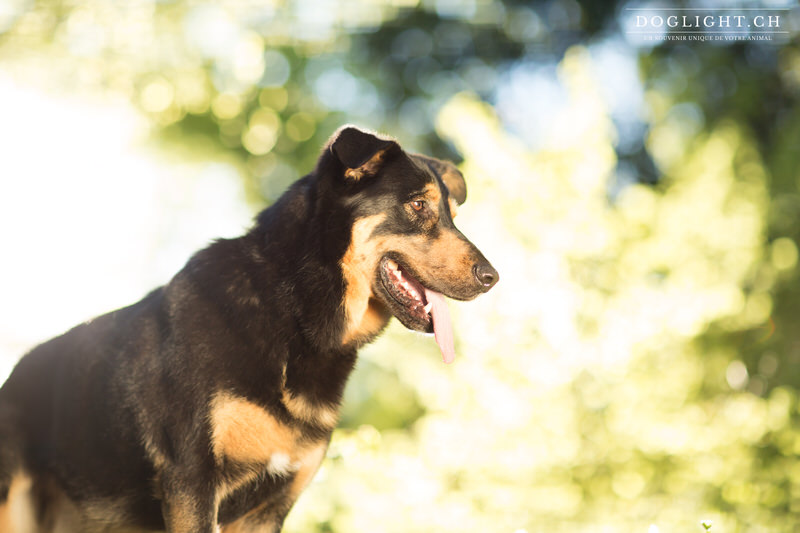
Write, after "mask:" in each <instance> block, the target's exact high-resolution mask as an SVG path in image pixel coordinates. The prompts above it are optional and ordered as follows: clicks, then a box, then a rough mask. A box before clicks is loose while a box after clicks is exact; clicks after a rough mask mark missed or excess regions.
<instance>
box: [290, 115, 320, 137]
mask: <svg viewBox="0 0 800 533" xmlns="http://www.w3.org/2000/svg"><path fill="white" fill-rule="evenodd" d="M316 129H317V122H316V121H315V120H314V117H313V116H311V115H310V114H308V113H302V112H301V113H295V114H294V115H292V116H291V117H289V120H287V121H286V134H287V135H288V136H289V137H290V138H291V139H292V140H293V141H297V142H302V141H307V140H308V139H310V138H311V137H312V136H313V135H314V132H315V131H316Z"/></svg>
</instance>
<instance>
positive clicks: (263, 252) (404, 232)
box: [0, 126, 499, 533]
mask: <svg viewBox="0 0 800 533" xmlns="http://www.w3.org/2000/svg"><path fill="white" fill-rule="evenodd" d="M465 199H466V185H465V183H464V178H463V176H462V175H461V173H460V172H459V171H458V170H457V169H456V167H455V166H454V165H453V164H452V163H449V162H445V161H441V160H438V159H435V158H431V157H426V156H423V155H419V154H411V153H407V152H405V151H404V150H403V149H402V148H401V147H400V146H399V144H398V143H397V142H396V141H395V140H393V139H391V138H388V137H384V136H381V135H378V134H374V133H371V132H368V131H364V130H361V129H359V128H357V127H353V126H345V127H343V128H341V129H340V130H339V131H337V132H336V133H335V134H334V135H333V136H332V137H331V139H330V140H329V141H328V143H327V144H326V146H325V147H324V149H323V150H322V153H321V155H320V157H319V159H318V161H317V164H316V167H315V169H314V170H313V172H311V173H310V174H308V175H306V176H305V177H303V178H301V179H299V180H298V181H297V182H295V183H294V184H293V185H292V186H291V187H290V188H289V189H288V190H287V191H286V192H285V193H284V194H283V196H281V197H280V198H279V199H278V200H277V201H276V202H275V203H274V204H273V205H272V206H270V207H268V208H267V209H265V210H264V211H262V212H261V213H260V214H259V215H258V216H257V217H256V220H255V223H254V226H253V227H252V229H251V230H249V231H248V232H247V233H246V234H245V235H244V236H242V237H239V238H236V239H222V240H217V241H215V242H213V243H212V244H211V245H210V246H208V247H207V248H205V249H203V250H201V251H200V252H197V253H196V254H195V255H194V256H193V257H192V258H191V259H190V260H189V261H188V263H187V264H186V266H185V267H184V268H183V269H182V270H181V271H180V272H178V274H176V275H175V277H174V278H173V279H172V280H171V281H170V282H169V283H168V284H166V285H165V286H163V287H161V288H158V289H156V290H154V291H152V292H151V293H150V294H148V295H147V296H145V297H144V298H143V299H142V300H141V301H139V302H138V303H135V304H133V305H131V306H129V307H125V308H122V309H118V310H116V311H113V312H111V313H108V314H106V315H103V316H100V317H98V318H95V319H93V320H90V321H88V322H86V323H84V324H81V325H79V326H77V327H75V328H74V329H72V330H70V331H68V332H67V333H65V334H63V335H61V336H59V337H56V338H54V339H52V340H50V341H48V342H45V343H44V344H41V345H39V346H38V347H36V348H34V349H33V350H32V351H31V352H29V353H28V354H27V355H25V357H23V358H22V359H21V360H20V362H19V363H18V364H17V366H16V367H15V368H14V370H13V372H12V373H11V375H10V377H9V378H8V380H7V381H6V383H5V384H4V385H3V387H2V388H1V389H0V531H2V532H5V533H45V532H52V533H62V532H82V533H94V532H106V531H109V532H111V531H119V532H123V531H124V532H138V531H167V532H169V533H215V532H219V531H222V532H224V533H243V532H279V531H281V528H282V525H283V521H284V519H285V517H286V515H287V513H288V512H289V510H290V508H291V507H292V505H293V504H294V502H295V501H296V499H297V497H298V496H299V494H300V493H301V491H302V490H303V489H304V488H305V487H306V485H307V484H308V483H309V481H310V480H311V478H312V477H313V476H314V474H315V473H316V470H317V468H318V467H319V465H320V463H321V462H322V460H323V458H324V456H325V453H326V450H327V447H328V443H329V440H330V437H331V433H332V432H333V429H334V427H335V426H336V424H337V415H338V409H339V405H340V402H341V398H342V392H343V389H344V386H345V382H346V381H347V378H348V376H349V374H350V372H351V371H352V369H353V366H354V364H355V361H356V352H357V350H358V349H359V347H361V346H363V345H364V344H366V343H368V342H371V341H372V340H374V339H375V338H376V337H377V336H378V334H379V333H380V332H381V331H382V330H383V329H384V328H385V327H386V325H387V323H388V322H389V320H390V319H391V317H392V316H394V317H396V318H397V319H399V320H400V322H401V323H402V324H403V325H405V326H406V327H407V328H408V329H411V330H415V331H420V332H427V333H433V334H434V335H435V337H436V342H437V343H438V345H439V347H440V349H441V351H442V356H443V358H444V360H445V362H448V363H449V362H451V361H452V360H453V357H454V350H453V334H452V327H451V324H450V318H449V315H448V313H447V307H446V303H445V297H448V298H454V299H457V300H470V299H472V298H475V297H476V296H478V295H479V294H481V293H485V292H486V291H488V290H489V289H490V288H491V287H492V286H493V285H495V284H496V283H497V281H498V279H499V276H498V273H497V271H496V270H495V269H494V268H493V267H492V265H491V264H490V263H489V262H488V261H487V260H486V258H485V257H484V256H483V255H482V254H481V252H480V251H479V250H478V249H477V248H476V247H475V246H474V245H473V244H472V243H471V242H470V241H469V240H467V238H466V237H465V236H464V235H463V234H462V233H460V232H459V231H458V229H456V227H455V225H454V224H453V217H454V216H455V211H456V207H457V205H460V204H461V203H463V202H464V200H465Z"/></svg>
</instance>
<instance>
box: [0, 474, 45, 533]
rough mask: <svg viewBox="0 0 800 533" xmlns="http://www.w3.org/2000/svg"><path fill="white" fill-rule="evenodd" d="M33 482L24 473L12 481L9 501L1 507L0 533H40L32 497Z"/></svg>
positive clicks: (17, 475)
mask: <svg viewBox="0 0 800 533" xmlns="http://www.w3.org/2000/svg"><path fill="white" fill-rule="evenodd" d="M32 487H33V480H32V479H31V478H30V476H27V475H25V474H23V473H18V474H16V475H15V476H14V477H13V478H12V479H11V487H10V489H9V491H8V499H7V500H6V502H5V503H4V504H3V505H2V506H0V531H3V532H8V533H29V532H30V533H38V531H40V530H39V528H38V526H37V524H36V515H35V510H34V506H33V500H32V497H31V488H32Z"/></svg>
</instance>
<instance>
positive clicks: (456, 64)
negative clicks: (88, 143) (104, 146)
mask: <svg viewBox="0 0 800 533" xmlns="http://www.w3.org/2000/svg"><path fill="white" fill-rule="evenodd" d="M687 5H694V4H687ZM9 6H10V7H8V8H7V9H4V10H2V11H0V60H2V61H3V66H4V69H6V70H9V71H20V72H42V71H46V72H47V74H46V76H44V77H43V81H42V82H43V83H46V84H47V83H49V84H52V86H53V87H58V88H63V89H69V90H78V91H80V90H87V88H91V89H96V88H98V87H101V88H103V89H104V90H110V91H113V92H115V93H117V94H122V95H125V96H126V97H128V98H130V99H131V101H133V102H135V103H136V105H137V106H138V107H139V108H140V109H141V111H142V112H143V113H145V114H146V115H148V116H149V117H150V118H151V119H152V124H153V134H154V139H156V140H157V142H158V143H159V145H160V146H162V147H163V148H165V149H167V150H180V151H182V152H184V153H186V154H188V155H190V156H192V157H210V158H224V159H226V160H227V161H229V162H231V163H232V164H235V165H236V166H237V168H238V169H239V170H240V172H241V175H242V177H243V179H244V181H245V186H246V188H247V191H248V193H249V194H250V199H251V200H252V201H253V202H254V203H255V204H257V205H264V204H266V203H269V202H271V201H273V200H274V199H275V198H277V197H278V196H279V195H280V194H281V192H282V191H283V190H284V189H285V187H286V186H287V185H288V184H289V183H291V182H292V181H293V180H295V179H296V178H297V177H298V176H300V175H302V174H303V173H305V172H307V171H309V170H310V169H311V168H312V167H313V164H314V161H315V159H316V157H317V154H318V150H319V147H320V146H321V145H322V144H323V142H324V141H325V139H326V138H327V136H328V135H329V134H330V133H331V132H332V131H333V130H335V129H336V128H337V127H338V126H339V125H341V124H342V123H344V122H354V123H358V124H361V125H364V126H367V127H372V128H375V129H378V130H382V131H386V132H389V133H391V134H392V135H394V136H396V137H398V138H399V139H400V140H401V142H402V143H403V144H404V145H405V146H407V147H410V148H412V149H415V150H419V151H424V152H428V153H431V154H433V155H438V156H440V157H449V158H452V159H455V160H457V161H460V162H461V164H462V168H463V170H464V172H465V174H466V175H467V180H468V182H469V185H470V199H469V201H468V202H467V203H466V204H465V205H464V207H463V209H462V211H461V213H462V214H461V215H460V216H459V218H458V220H457V222H458V223H459V226H460V227H462V229H464V230H465V233H467V234H468V235H470V236H471V237H472V238H473V240H474V241H475V242H476V243H477V244H478V245H479V246H480V247H481V248H482V249H483V250H484V251H485V253H486V255H487V256H488V257H490V258H491V259H492V261H493V262H494V263H495V265H496V266H497V267H498V270H499V271H500V272H501V274H502V278H503V279H502V283H501V284H500V285H498V287H497V288H496V289H495V290H494V291H492V293H490V294H488V295H487V296H485V297H482V298H481V299H479V300H478V301H476V302H474V303H470V304H465V305H459V304H454V305H453V307H454V315H455V318H456V321H457V329H458V331H459V332H460V341H459V346H458V348H459V356H460V359H459V360H458V362H457V363H456V365H455V366H453V367H452V368H451V367H447V368H445V367H444V366H443V365H441V364H440V363H439V359H438V356H437V355H436V347H435V345H433V344H432V343H431V342H429V340H428V339H424V338H418V337H415V336H413V335H412V334H410V333H408V332H406V331H404V330H403V329H402V328H401V327H399V326H397V325H396V324H395V325H393V326H392V327H391V328H390V330H389V332H388V333H387V334H386V336H385V337H386V338H384V339H382V340H381V341H379V342H378V343H376V344H374V345H372V346H370V347H368V348H367V349H365V350H364V354H363V357H362V360H361V362H360V364H359V367H358V369H357V371H356V373H355V375H354V377H353V379H352V381H351V384H350V386H349V388H348V391H347V401H346V404H345V410H344V413H343V420H342V425H341V429H339V430H338V431H337V433H336V434H335V436H334V440H333V443H332V446H331V450H330V452H329V459H328V460H327V461H326V463H325V465H324V467H323V469H322V471H321V472H320V474H319V475H318V477H317V479H316V481H315V483H314V484H313V485H312V486H311V488H310V489H309V490H308V491H307V493H306V494H305V495H304V496H303V497H302V498H301V499H300V502H299V503H298V505H297V508H296V509H295V510H294V511H293V512H292V514H291V515H290V518H289V521H288V525H287V530H289V531H318V532H334V531H335V532H356V531H384V532H394V531H397V532H400V531H403V532H409V531H419V532H426V531H458V532H473V531H474V532H487V531H489V532H494V531H497V532H509V533H516V532H533V531H547V532H549V533H552V532H558V531H565V532H575V531H587V532H589V531H648V532H650V533H655V532H658V531H665V532H666V531H699V530H700V529H701V520H702V521H704V522H703V523H704V524H706V523H708V524H710V523H711V522H710V521H708V520H707V519H713V523H714V531H719V532H726V533H727V532H731V533H732V532H745V531H775V532H787V531H800V520H798V519H797V518H796V517H797V516H798V515H800V462H798V461H797V459H798V455H800V427H798V419H799V418H800V403H799V402H798V394H797V388H798V386H800V329H798V328H797V327H795V323H796V321H797V317H798V316H800V298H799V296H800V288H799V286H798V283H797V278H798V268H797V262H798V249H797V243H798V240H799V239H800V224H798V215H800V191H798V186H800V171H798V168H800V150H798V146H800V107H799V106H798V105H797V103H798V97H799V96H800V43H799V42H798V40H797V39H796V38H795V37H794V34H791V35H790V36H789V38H788V39H786V40H785V41H784V42H781V43H766V44H765V43H735V44H712V43H693V44H691V45H687V44H679V43H670V44H664V45H661V46H651V45H650V46H645V45H644V44H642V43H635V42H632V41H631V40H630V39H629V38H626V36H625V35H624V33H623V31H622V29H621V28H622V27H623V26H624V20H623V19H624V17H625V16H627V15H626V12H625V7H626V6H627V4H625V3H623V2H589V1H588V0H586V1H581V2H578V1H575V0H548V1H543V2H536V3H528V2H517V1H512V0H506V1H500V0H463V1H462V0H436V1H433V0H422V1H416V0H397V1H395V2H389V3H379V2H373V1H368V0H358V1H352V2H351V1H338V2H337V1H331V2H314V1H311V0H307V1H300V0H297V1H294V2H278V1H275V2H270V1H264V2H258V3H256V2H245V1H229V2H216V3H200V2H189V1H182V0H175V1H166V2H156V1H136V2H113V1H110V0H86V1H83V2H72V1H68V0H47V1H45V0H41V1H38V2H33V1H30V2H27V1H24V0H15V1H12V2H10V4H9ZM784 16H785V17H786V20H787V21H790V23H794V22H796V20H797V15H796V13H795V12H789V11H787V12H785V13H784ZM792 21H794V22H792ZM609 58H610V59H609ZM630 65H633V70H632V72H633V74H632V75H631V77H628V78H626V77H625V75H624V74H625V72H626V70H625V69H626V68H629V67H630ZM620 80H621V82H620ZM615 83H616V84H615ZM620 83H621V84H622V85H620ZM628 91H630V92H628ZM702 527H703V528H706V529H707V527H706V526H705V525H703V526H702Z"/></svg>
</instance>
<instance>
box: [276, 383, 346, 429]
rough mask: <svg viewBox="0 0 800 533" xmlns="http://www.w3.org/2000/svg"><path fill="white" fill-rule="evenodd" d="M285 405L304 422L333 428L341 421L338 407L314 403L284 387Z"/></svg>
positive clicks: (294, 415)
mask: <svg viewBox="0 0 800 533" xmlns="http://www.w3.org/2000/svg"><path fill="white" fill-rule="evenodd" d="M282 399H283V405H284V406H285V407H286V410H287V411H289V413H291V415H292V416H293V417H295V418H298V419H300V420H302V421H304V422H310V423H314V424H317V425H319V426H321V427H324V428H333V427H334V426H336V423H337V422H338V421H339V412H338V409H336V408H335V407H332V406H327V405H319V404H314V403H312V402H311V401H309V400H308V399H306V398H305V397H303V396H294V395H293V394H292V393H291V392H289V391H288V390H287V389H285V388H284V389H283V398H282Z"/></svg>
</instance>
